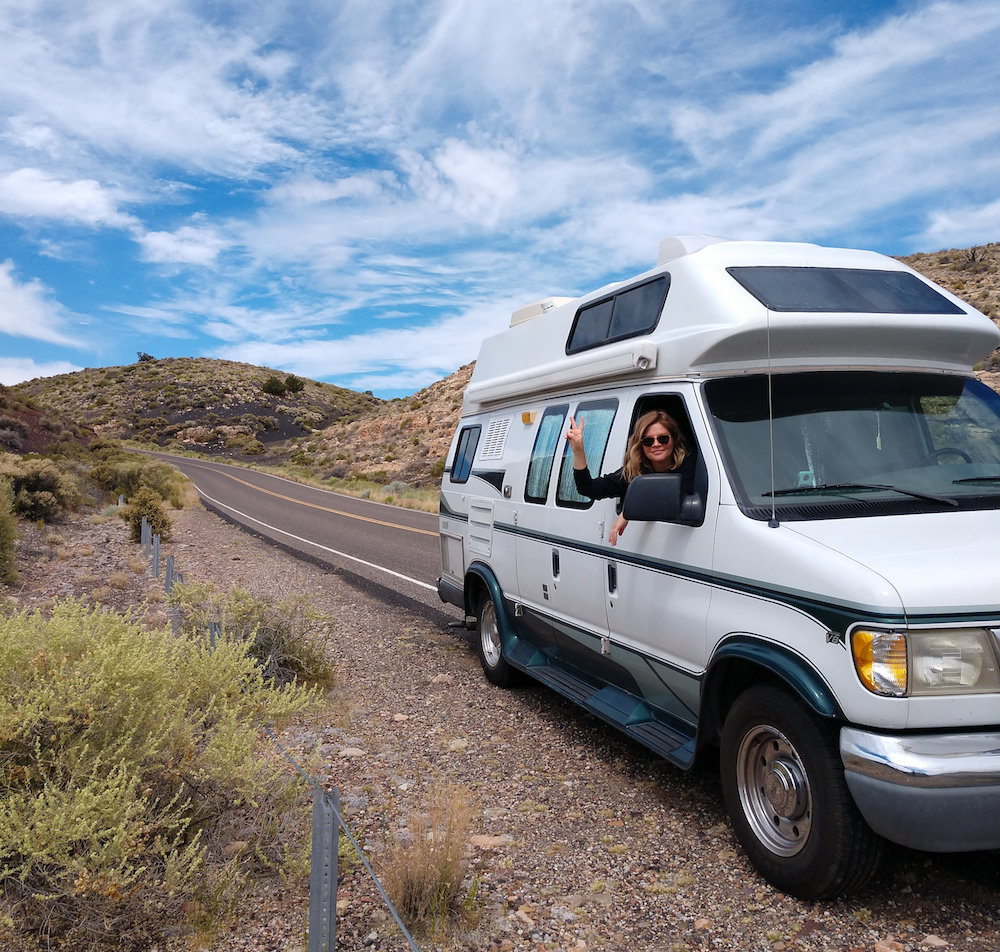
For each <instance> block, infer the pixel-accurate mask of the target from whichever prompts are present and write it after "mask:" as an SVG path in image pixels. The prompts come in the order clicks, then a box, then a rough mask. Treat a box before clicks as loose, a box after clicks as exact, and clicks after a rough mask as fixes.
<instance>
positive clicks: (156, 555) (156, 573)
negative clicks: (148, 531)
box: [153, 532, 160, 578]
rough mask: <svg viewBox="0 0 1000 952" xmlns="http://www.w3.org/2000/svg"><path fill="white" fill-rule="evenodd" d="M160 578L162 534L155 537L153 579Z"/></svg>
mask: <svg viewBox="0 0 1000 952" xmlns="http://www.w3.org/2000/svg"><path fill="white" fill-rule="evenodd" d="M159 577H160V533H159V532H157V533H156V535H155V536H153V578H159Z"/></svg>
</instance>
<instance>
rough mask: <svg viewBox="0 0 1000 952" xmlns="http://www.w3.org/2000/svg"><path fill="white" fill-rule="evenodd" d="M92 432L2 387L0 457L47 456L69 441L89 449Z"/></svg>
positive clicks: (0, 399) (68, 418) (0, 400)
mask: <svg viewBox="0 0 1000 952" xmlns="http://www.w3.org/2000/svg"><path fill="white" fill-rule="evenodd" d="M93 438H94V432H93V430H91V429H89V428H88V427H86V426H81V425H80V424H79V423H77V422H76V421H75V420H74V419H73V418H72V417H71V416H69V415H67V414H64V413H61V412H59V411H58V410H55V409H52V408H44V409H43V408H42V406H41V405H40V404H39V403H38V402H37V401H36V400H33V399H32V398H31V397H30V396H27V395H26V394H22V393H18V392H16V391H15V390H13V389H12V388H11V387H5V386H4V385H3V384H0V453H48V452H49V451H50V450H52V449H53V448H54V447H55V446H56V445H57V444H59V443H64V442H66V441H70V442H74V443H79V444H82V445H86V444H87V443H89V442H90V441H91V440H92V439H93Z"/></svg>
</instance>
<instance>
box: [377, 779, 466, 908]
mask: <svg viewBox="0 0 1000 952" xmlns="http://www.w3.org/2000/svg"><path fill="white" fill-rule="evenodd" d="M472 818H473V810H472V807H471V806H470V804H469V801H468V798H467V797H466V796H464V795H463V794H462V793H461V792H456V791H451V792H449V793H441V794H439V796H438V797H437V798H436V799H435V800H434V802H433V803H432V805H431V809H430V812H429V815H428V817H427V819H426V823H423V824H421V823H414V824H413V825H414V827H415V828H414V829H413V830H412V831H411V833H412V840H411V842H410V843H409V844H405V843H404V842H402V841H397V842H395V843H394V844H393V845H392V846H391V847H390V849H389V851H388V855H387V857H386V858H385V860H384V861H383V864H382V870H381V872H380V875H381V879H382V883H383V885H384V886H385V889H386V892H387V893H388V894H389V898H390V899H391V900H392V903H393V905H394V906H395V907H396V911H397V912H398V913H399V914H400V916H401V917H402V918H403V920H404V921H405V922H406V923H407V924H408V925H410V926H419V925H428V926H431V927H433V926H436V925H437V924H438V923H440V922H441V921H443V920H444V919H446V918H447V917H448V916H449V915H450V914H452V913H454V912H458V911H459V910H460V908H461V905H462V900H463V898H464V896H463V889H462V881H463V880H464V879H465V875H466V872H467V870H468V861H467V860H466V858H465V857H464V856H463V850H464V848H465V842H466V839H467V835H468V831H469V827H470V825H471V823H472ZM421 826H423V827H424V828H423V829H421V828H420V827H421Z"/></svg>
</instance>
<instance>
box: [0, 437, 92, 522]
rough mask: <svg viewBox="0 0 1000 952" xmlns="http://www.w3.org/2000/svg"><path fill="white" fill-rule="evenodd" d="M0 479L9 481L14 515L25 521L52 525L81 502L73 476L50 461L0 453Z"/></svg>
mask: <svg viewBox="0 0 1000 952" xmlns="http://www.w3.org/2000/svg"><path fill="white" fill-rule="evenodd" d="M0 478H3V479H7V480H9V481H10V484H11V488H12V489H13V492H14V512H15V513H17V515H19V516H24V517H25V518H28V519H42V520H44V521H45V522H51V521H53V520H55V519H57V518H58V517H59V516H60V515H62V513H63V512H65V510H67V509H75V508H76V506H77V505H78V504H79V502H80V491H79V489H78V488H77V485H76V482H75V481H74V480H73V478H72V476H70V475H69V474H67V473H62V472H60V471H59V469H58V468H57V467H56V465H55V464H54V463H53V462H52V461H51V460H47V459H38V458H29V459H23V458H21V457H20V456H17V455H15V454H13V453H3V454H0Z"/></svg>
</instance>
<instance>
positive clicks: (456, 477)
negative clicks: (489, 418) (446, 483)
mask: <svg viewBox="0 0 1000 952" xmlns="http://www.w3.org/2000/svg"><path fill="white" fill-rule="evenodd" d="M482 430H483V428H482V427H481V426H467V427H465V428H464V429H463V430H462V432H461V433H460V434H459V437H458V446H457V447H456V448H455V459H454V460H452V463H451V481H452V482H453V483H465V482H468V480H469V473H471V472H472V461H473V459H474V458H475V456H476V447H477V446H478V445H479V434H480V433H481V432H482Z"/></svg>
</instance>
